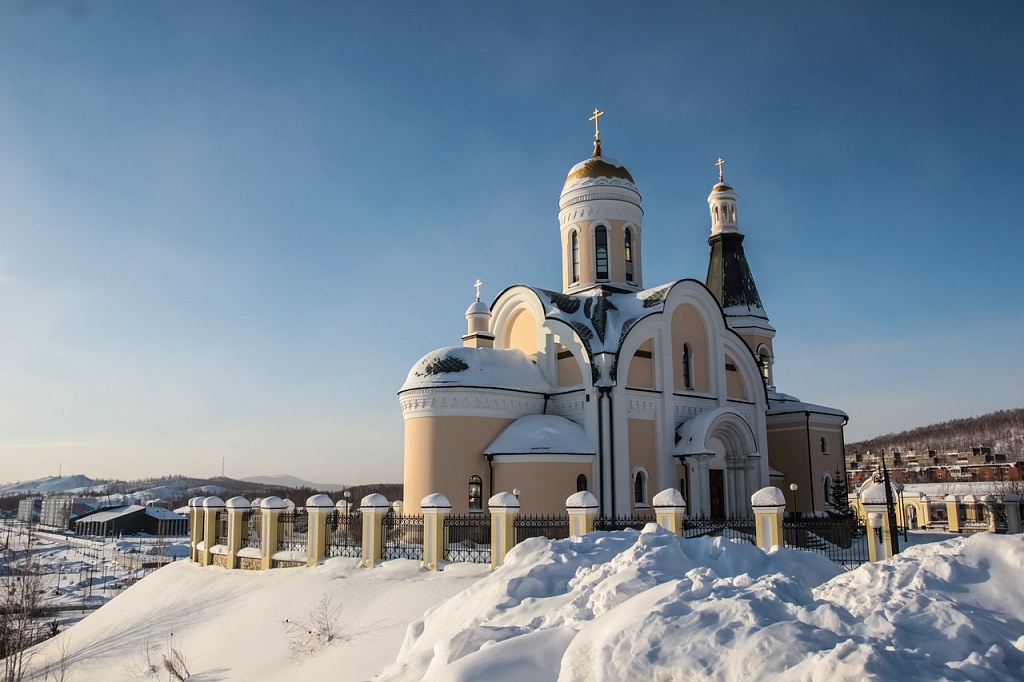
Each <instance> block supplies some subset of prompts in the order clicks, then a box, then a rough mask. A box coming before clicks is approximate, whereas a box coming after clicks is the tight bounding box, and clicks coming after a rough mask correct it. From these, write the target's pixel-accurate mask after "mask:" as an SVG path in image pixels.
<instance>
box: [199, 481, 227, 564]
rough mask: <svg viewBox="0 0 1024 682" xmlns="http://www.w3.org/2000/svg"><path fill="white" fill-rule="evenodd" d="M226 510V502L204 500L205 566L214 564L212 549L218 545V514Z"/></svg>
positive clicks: (210, 498)
mask: <svg viewBox="0 0 1024 682" xmlns="http://www.w3.org/2000/svg"><path fill="white" fill-rule="evenodd" d="M223 510H224V500H222V499H220V498H219V497H207V498H206V499H205V500H203V560H202V562H201V563H202V564H203V566H209V565H210V564H211V563H213V555H211V554H210V548H211V547H213V546H214V545H216V544H217V512H219V511H223Z"/></svg>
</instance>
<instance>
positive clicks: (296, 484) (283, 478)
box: [242, 474, 348, 491]
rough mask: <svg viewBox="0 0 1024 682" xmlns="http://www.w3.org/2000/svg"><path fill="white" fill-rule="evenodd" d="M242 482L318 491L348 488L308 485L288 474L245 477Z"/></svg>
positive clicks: (306, 482) (325, 484)
mask: <svg viewBox="0 0 1024 682" xmlns="http://www.w3.org/2000/svg"><path fill="white" fill-rule="evenodd" d="M242 480H243V481H246V482H248V483H261V484H263V485H270V486H277V487H284V488H317V489H318V490H324V491H333V490H344V489H345V488H347V487H348V486H347V485H345V484H344V483H310V482H309V481H304V480H302V479H301V478H297V477H295V476H290V475H288V474H278V475H276V476H246V477H245V478H243V479H242Z"/></svg>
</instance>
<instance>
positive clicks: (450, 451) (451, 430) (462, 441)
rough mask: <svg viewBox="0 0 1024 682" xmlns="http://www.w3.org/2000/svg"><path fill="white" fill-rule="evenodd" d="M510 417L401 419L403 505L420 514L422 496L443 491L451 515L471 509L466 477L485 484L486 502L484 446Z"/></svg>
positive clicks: (487, 473)
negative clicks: (403, 424)
mask: <svg viewBox="0 0 1024 682" xmlns="http://www.w3.org/2000/svg"><path fill="white" fill-rule="evenodd" d="M513 421H515V420H513V419H499V418H494V417H417V418H413V419H407V420H405V475H404V483H405V493H404V495H405V500H404V502H405V510H406V512H407V513H409V514H418V513H419V510H420V500H422V499H423V498H424V497H426V496H427V495H429V494H431V493H442V494H444V495H445V496H446V497H447V498H448V500H449V501H450V502H451V503H452V513H453V514H465V513H467V512H468V511H469V477H470V476H473V475H476V476H479V477H480V478H481V480H483V484H484V508H485V509H486V506H487V498H488V496H489V495H488V491H489V490H490V486H489V483H490V481H489V470H488V466H487V459H486V458H485V457H484V456H483V451H484V449H485V448H486V447H487V446H488V445H490V444H491V443H492V442H494V439H495V438H497V437H498V434H500V433H501V432H502V431H503V430H504V429H505V428H506V427H507V426H508V425H509V424H511V423H512V422H513Z"/></svg>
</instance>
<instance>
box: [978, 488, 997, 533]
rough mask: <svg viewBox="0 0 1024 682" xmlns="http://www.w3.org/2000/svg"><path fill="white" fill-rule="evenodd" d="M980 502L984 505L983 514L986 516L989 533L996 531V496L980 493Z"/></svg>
mask: <svg viewBox="0 0 1024 682" xmlns="http://www.w3.org/2000/svg"><path fill="white" fill-rule="evenodd" d="M980 501H981V503H982V504H984V505H985V514H986V515H987V516H988V519H987V521H988V528H986V529H985V530H987V531H988V532H990V533H995V532H996V498H994V497H992V496H991V495H982V496H981V498H980Z"/></svg>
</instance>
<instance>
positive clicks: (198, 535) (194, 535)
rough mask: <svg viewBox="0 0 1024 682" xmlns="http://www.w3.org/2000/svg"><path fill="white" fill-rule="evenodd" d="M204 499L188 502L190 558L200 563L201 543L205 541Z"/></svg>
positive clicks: (197, 498) (193, 499) (194, 498)
mask: <svg viewBox="0 0 1024 682" xmlns="http://www.w3.org/2000/svg"><path fill="white" fill-rule="evenodd" d="M204 499H206V498H203V497H193V498H192V499H190V500H189V501H188V558H189V560H190V561H192V562H195V563H197V564H198V563H199V542H200V541H201V540H202V539H203V500H204Z"/></svg>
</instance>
